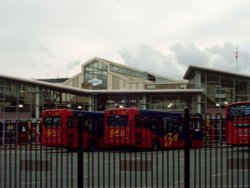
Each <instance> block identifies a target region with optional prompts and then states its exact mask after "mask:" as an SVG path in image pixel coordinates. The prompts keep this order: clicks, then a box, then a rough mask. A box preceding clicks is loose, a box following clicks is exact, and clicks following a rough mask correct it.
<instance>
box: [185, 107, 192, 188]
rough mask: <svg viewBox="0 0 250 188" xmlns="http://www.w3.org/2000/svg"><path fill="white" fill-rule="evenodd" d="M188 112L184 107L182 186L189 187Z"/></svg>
mask: <svg viewBox="0 0 250 188" xmlns="http://www.w3.org/2000/svg"><path fill="white" fill-rule="evenodd" d="M189 124H190V114H189V109H188V108H185V110H184V135H185V138H184V139H185V144H184V187H185V188H189V187H190V144H191V142H190V131H189Z"/></svg>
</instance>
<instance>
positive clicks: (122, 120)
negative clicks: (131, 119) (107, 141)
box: [107, 115, 128, 127]
mask: <svg viewBox="0 0 250 188" xmlns="http://www.w3.org/2000/svg"><path fill="white" fill-rule="evenodd" d="M127 125H128V116H127V115H112V116H108V117H107V126H111V127H122V126H127Z"/></svg>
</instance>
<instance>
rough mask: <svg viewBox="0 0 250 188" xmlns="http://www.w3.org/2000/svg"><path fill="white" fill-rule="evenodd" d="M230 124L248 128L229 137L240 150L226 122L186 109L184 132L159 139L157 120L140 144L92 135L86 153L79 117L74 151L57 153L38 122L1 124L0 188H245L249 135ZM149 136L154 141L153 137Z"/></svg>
mask: <svg viewBox="0 0 250 188" xmlns="http://www.w3.org/2000/svg"><path fill="white" fill-rule="evenodd" d="M98 121H100V120H98ZM233 121H235V123H236V124H237V123H238V124H237V126H238V128H242V127H244V128H245V129H236V131H233V130H231V132H233V134H234V135H233V137H234V138H236V140H237V141H238V143H229V141H228V134H229V132H230V131H229V130H227V128H226V126H225V125H226V122H227V120H226V119H225V118H223V117H222V115H221V114H218V115H216V116H212V115H210V114H198V115H193V114H191V115H190V113H189V110H188V109H185V112H184V115H183V122H181V124H178V125H182V126H183V129H184V130H183V132H181V131H180V130H179V131H180V132H176V131H177V130H176V129H175V128H176V127H173V130H171V129H169V127H167V129H163V128H161V129H160V130H161V131H163V133H164V134H163V133H162V132H160V131H158V130H157V126H158V125H161V124H162V122H161V121H159V122H157V121H155V120H154V121H152V122H154V126H152V127H151V128H150V130H147V131H148V132H144V133H142V131H145V127H143V126H138V127H137V128H138V129H137V130H136V132H137V133H136V134H135V137H134V138H135V139H137V140H135V141H133V140H130V141H129V142H128V143H130V145H127V146H126V147H119V144H122V143H124V142H125V141H126V138H129V136H130V135H129V134H131V132H124V131H123V130H122V129H120V130H117V132H112V131H110V132H109V134H108V135H109V136H110V135H111V136H114V135H113V134H117V135H120V136H122V135H124V136H125V138H124V137H119V139H118V142H117V143H118V146H113V145H112V143H113V142H114V140H115V139H117V138H115V137H110V139H112V140H110V142H107V144H106V145H105V144H104V143H103V142H104V138H102V137H100V135H99V134H98V135H99V136H98V139H97V140H94V136H95V135H94V134H91V135H89V138H91V139H92V141H93V142H95V147H91V149H90V148H89V145H88V143H89V142H87V141H86V135H87V136H88V134H85V133H84V131H85V129H84V125H85V124H86V120H85V118H84V117H83V116H79V117H78V120H77V125H76V127H75V128H76V131H75V133H77V135H74V134H73V133H74V130H73V131H71V134H72V135H71V137H70V139H72V138H73V139H77V140H76V142H77V148H69V146H68V145H67V146H56V143H59V142H61V140H63V139H64V138H60V139H59V138H57V139H58V140H52V139H54V138H51V137H50V138H49V137H48V138H46V135H47V134H49V135H51V134H56V133H55V132H44V131H42V130H41V129H40V130H38V129H39V126H41V122H40V121H38V122H31V121H19V120H18V121H11V120H7V121H2V122H0V187H13V188H14V187H30V188H31V187H32V188H33V187H79V188H81V187H171V188H172V187H180V188H182V187H186V188H188V187H192V188H193V187H197V188H200V187H249V186H250V176H249V174H250V152H249V146H250V141H249V136H248V137H247V136H246V135H247V134H250V131H249V130H247V127H249V124H250V121H249V120H245V121H244V124H242V123H239V120H237V119H235V120H233ZM30 123H31V124H30ZM130 123H131V124H135V123H136V122H130ZM171 123H173V125H177V122H171ZM95 124H96V125H97V124H98V122H97V121H96V122H91V125H93V127H96V126H95ZM155 125H156V127H155ZM166 125H168V126H170V124H166ZM237 126H236V127H237ZM71 128H72V129H74V127H71ZM57 129H58V130H59V128H57ZM91 129H92V127H91ZM231 129H233V128H231ZM64 131H67V130H64ZM91 131H93V130H91ZM104 131H105V130H104ZM130 131H131V130H130ZM140 131H141V132H140ZM150 131H152V132H154V134H157V135H158V140H157V139H152V138H151V137H152V135H151V134H150ZM171 131H172V132H171ZM177 133H178V134H177ZM47 136H48V135H47ZM72 136H73V137H72ZM74 136H75V137H74ZM244 136H245V137H244ZM132 137H133V136H130V138H132ZM247 138H248V140H247V141H246V139H247ZM42 139H45V142H43V144H42V142H41V140H42ZM46 139H47V140H46ZM192 139H193V140H192ZM194 139H196V141H194ZM152 140H154V141H156V140H157V141H158V144H159V145H158V146H157V148H156V147H153V145H150V144H152V143H153V142H151V141H152ZM176 140H178V141H179V142H176V143H175V141H176ZM52 141H54V142H52ZM50 143H54V145H50ZM143 143H144V144H145V145H144V147H142V145H143ZM174 143H175V145H173V144H174ZM133 144H134V145H133ZM171 144H172V145H171ZM132 146H133V147H132ZM171 146H173V147H171Z"/></svg>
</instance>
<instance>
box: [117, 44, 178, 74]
mask: <svg viewBox="0 0 250 188" xmlns="http://www.w3.org/2000/svg"><path fill="white" fill-rule="evenodd" d="M120 55H121V57H122V58H123V59H124V61H125V63H126V64H127V65H129V66H133V67H136V68H138V69H140V70H145V71H148V72H151V73H156V74H160V75H163V76H166V77H169V78H173V79H174V78H175V79H180V77H181V75H182V72H181V68H180V67H179V66H178V64H176V63H175V62H174V59H173V58H172V56H171V55H164V54H162V52H160V51H157V50H156V49H154V48H153V47H150V46H147V45H138V46H137V47H136V48H135V49H133V50H128V49H123V50H121V51H120Z"/></svg>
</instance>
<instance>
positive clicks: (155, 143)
mask: <svg viewBox="0 0 250 188" xmlns="http://www.w3.org/2000/svg"><path fill="white" fill-rule="evenodd" d="M152 149H153V150H154V151H157V150H159V149H160V143H159V141H158V140H153V142H152Z"/></svg>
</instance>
